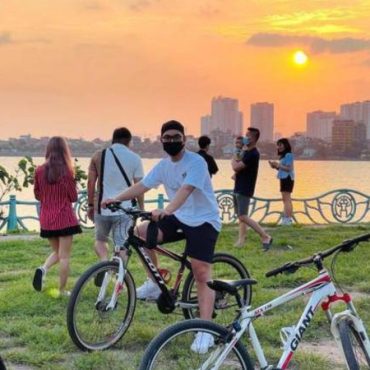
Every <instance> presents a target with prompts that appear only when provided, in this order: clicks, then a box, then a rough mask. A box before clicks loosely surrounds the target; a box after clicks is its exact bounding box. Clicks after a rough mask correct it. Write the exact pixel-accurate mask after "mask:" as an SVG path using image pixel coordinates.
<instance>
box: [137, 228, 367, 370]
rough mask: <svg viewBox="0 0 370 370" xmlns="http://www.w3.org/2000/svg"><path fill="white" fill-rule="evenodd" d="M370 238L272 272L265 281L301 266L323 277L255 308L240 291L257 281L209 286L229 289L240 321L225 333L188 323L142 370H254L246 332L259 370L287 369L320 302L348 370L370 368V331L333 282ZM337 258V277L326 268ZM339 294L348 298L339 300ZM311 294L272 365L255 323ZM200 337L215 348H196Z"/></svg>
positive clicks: (167, 334)
mask: <svg viewBox="0 0 370 370" xmlns="http://www.w3.org/2000/svg"><path fill="white" fill-rule="evenodd" d="M369 239H370V234H366V235H362V236H359V237H357V238H354V239H352V240H347V241H344V242H343V243H341V244H340V245H338V246H335V247H333V248H331V249H328V250H326V251H323V252H318V253H316V254H315V255H313V256H311V257H309V258H306V259H303V260H298V261H295V262H289V263H286V264H284V265H283V266H281V267H278V268H276V269H274V270H272V271H269V272H267V273H266V277H271V276H275V275H278V274H280V273H283V272H286V273H295V272H296V271H297V270H298V269H300V268H301V267H304V266H309V265H312V264H313V265H314V266H315V267H316V269H317V270H318V277H316V278H315V279H313V280H311V281H309V282H307V283H305V284H303V285H301V286H299V287H297V288H295V289H293V290H291V291H289V292H287V293H286V294H283V295H282V296H280V297H277V298H275V299H274V300H272V301H270V302H268V303H265V304H263V305H261V306H260V307H258V308H256V309H252V308H251V307H250V306H248V305H246V304H244V303H243V302H242V300H241V299H240V295H239V293H238V291H237V288H239V287H242V286H250V285H252V284H255V283H256V281H255V280H252V279H247V280H239V281H234V282H224V281H219V280H218V281H217V280H213V281H211V282H209V286H210V287H211V288H212V289H214V290H215V291H220V290H222V291H224V290H226V291H227V292H229V294H231V295H234V296H235V297H236V300H237V301H238V305H239V307H240V314H239V317H238V318H237V319H236V320H235V321H234V322H233V323H232V324H231V325H230V326H229V327H226V328H225V327H222V326H220V325H217V324H215V323H213V322H210V321H205V320H188V321H184V322H179V323H177V324H174V325H172V326H170V327H168V328H167V329H166V330H164V331H163V332H162V333H161V334H160V335H159V336H157V337H156V338H154V339H153V340H152V341H151V343H150V344H149V346H148V347H147V349H146V351H145V353H144V356H143V359H142V362H141V364H140V367H139V369H140V370H149V369H150V370H154V369H161V370H166V369H171V370H173V369H186V370H191V369H201V370H206V369H212V370H215V369H244V370H252V369H254V365H253V363H252V361H251V358H250V356H249V353H248V351H247V348H246V347H245V346H244V345H243V344H242V342H241V337H242V336H243V334H244V333H245V332H247V333H248V335H249V339H250V344H251V346H252V347H253V349H254V352H255V354H256V358H257V361H258V363H259V368H261V369H264V370H272V369H275V370H281V369H286V368H287V366H288V364H289V362H290V361H291V359H292V356H293V354H294V352H295V351H296V350H297V348H298V346H299V344H300V343H301V341H302V337H303V334H304V332H305V331H306V329H307V328H308V327H309V325H310V324H311V322H312V320H313V318H314V314H315V311H316V309H317V307H318V306H319V304H320V303H321V308H322V309H323V310H324V312H325V313H326V316H327V319H328V321H329V324H330V328H331V332H332V334H333V336H334V338H335V341H336V342H337V344H338V345H339V347H340V349H341V350H342V353H343V355H344V358H345V361H346V364H347V366H348V369H350V370H358V369H363V368H366V369H369V368H370V342H369V339H368V336H367V333H366V330H365V327H364V325H363V323H362V321H361V319H360V317H359V315H358V313H357V311H356V309H355V307H354V305H353V303H352V298H351V296H350V295H349V294H348V293H344V292H343V291H342V290H341V288H339V290H338V288H336V287H335V285H334V283H333V281H334V282H335V274H334V272H333V269H334V267H335V263H336V257H337V256H338V255H339V254H340V253H341V252H350V251H352V250H353V249H354V248H355V247H356V246H357V244H359V243H360V242H364V241H369ZM332 254H335V256H334V257H333V260H332V265H331V271H332V276H333V278H332V277H331V275H330V274H329V272H328V271H327V270H326V269H325V268H324V266H323V260H324V259H325V258H327V257H328V256H330V255H332ZM332 279H333V280H332ZM339 291H340V292H342V293H343V294H342V295H340V292H339ZM309 293H311V296H310V299H309V300H308V303H307V305H306V307H305V309H304V311H303V313H302V315H301V317H300V319H299V321H298V323H297V324H296V325H295V326H293V327H288V328H281V331H280V336H281V340H282V342H283V353H282V355H281V357H280V359H279V361H278V363H277V364H269V363H268V362H267V360H266V358H265V355H264V352H263V349H262V346H261V344H260V341H259V339H258V337H257V333H256V331H255V329H254V327H253V321H254V320H255V319H257V318H260V317H262V316H263V315H264V314H265V313H266V312H268V311H270V310H272V309H274V308H276V307H278V306H280V305H283V304H284V303H287V302H289V301H292V300H294V299H296V298H298V297H300V296H303V295H306V294H309ZM337 301H342V302H344V303H345V304H346V309H345V310H344V311H343V312H338V313H335V314H333V313H332V311H331V310H330V306H331V304H333V303H334V302H337ZM199 333H201V335H204V334H205V333H207V334H208V338H209V337H210V336H209V334H210V335H212V336H213V341H214V343H213V345H212V341H211V343H210V344H211V346H210V347H209V348H205V349H204V348H200V347H198V348H193V347H192V343H193V341H194V337H195V335H199Z"/></svg>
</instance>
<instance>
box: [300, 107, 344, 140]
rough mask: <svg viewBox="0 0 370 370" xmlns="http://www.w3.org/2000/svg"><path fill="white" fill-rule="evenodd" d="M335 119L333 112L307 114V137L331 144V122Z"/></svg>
mask: <svg viewBox="0 0 370 370" xmlns="http://www.w3.org/2000/svg"><path fill="white" fill-rule="evenodd" d="M336 118H337V114H336V113H335V112H323V111H320V110H319V111H315V112H310V113H307V120H306V131H307V134H306V135H307V137H312V138H317V139H323V140H325V141H328V142H331V135H332V128H333V121H334V120H335V119H336Z"/></svg>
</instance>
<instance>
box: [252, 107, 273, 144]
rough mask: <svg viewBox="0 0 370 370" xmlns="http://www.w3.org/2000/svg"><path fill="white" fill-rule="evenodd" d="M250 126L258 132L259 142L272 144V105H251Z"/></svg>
mask: <svg viewBox="0 0 370 370" xmlns="http://www.w3.org/2000/svg"><path fill="white" fill-rule="evenodd" d="M250 125H251V126H252V127H256V128H258V129H259V130H260V133H261V136H260V141H266V142H272V141H273V139H274V104H272V103H255V104H252V105H251V121H250Z"/></svg>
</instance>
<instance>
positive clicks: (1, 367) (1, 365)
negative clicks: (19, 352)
mask: <svg viewBox="0 0 370 370" xmlns="http://www.w3.org/2000/svg"><path fill="white" fill-rule="evenodd" d="M0 370H6V367H5V364H4V362H3V359H2V358H1V357H0Z"/></svg>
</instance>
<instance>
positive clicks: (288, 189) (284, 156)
mask: <svg viewBox="0 0 370 370" xmlns="http://www.w3.org/2000/svg"><path fill="white" fill-rule="evenodd" d="M276 145H277V152H278V155H279V157H280V161H279V162H277V161H269V163H270V166H271V167H272V168H275V169H276V170H277V171H278V173H277V177H278V179H279V180H280V192H281V195H282V198H283V203H284V215H283V218H282V221H281V224H282V225H291V224H292V223H293V218H292V215H293V205H292V198H291V194H292V192H293V188H294V158H293V153H292V147H291V145H290V143H289V140H288V139H285V138H283V139H279V140H278V141H277V143H276Z"/></svg>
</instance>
